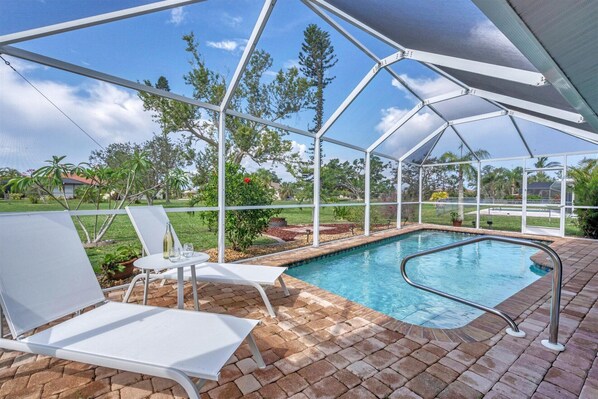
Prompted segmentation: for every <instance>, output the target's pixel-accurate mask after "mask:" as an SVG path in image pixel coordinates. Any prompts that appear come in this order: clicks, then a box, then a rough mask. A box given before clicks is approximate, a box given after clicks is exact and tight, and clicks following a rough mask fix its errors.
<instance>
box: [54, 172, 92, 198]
mask: <svg viewBox="0 0 598 399" xmlns="http://www.w3.org/2000/svg"><path fill="white" fill-rule="evenodd" d="M92 184H93V181H91V180H89V179H86V178H84V177H81V176H77V175H70V174H69V175H66V176H64V177H63V178H62V188H63V190H64V196H65V197H66V198H67V199H71V198H75V190H76V189H77V188H78V187H81V186H89V185H92ZM52 194H54V195H55V196H56V197H62V195H63V194H62V192H61V191H60V189H59V188H58V187H55V188H54V191H53V192H52Z"/></svg>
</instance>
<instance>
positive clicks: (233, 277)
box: [123, 205, 289, 317]
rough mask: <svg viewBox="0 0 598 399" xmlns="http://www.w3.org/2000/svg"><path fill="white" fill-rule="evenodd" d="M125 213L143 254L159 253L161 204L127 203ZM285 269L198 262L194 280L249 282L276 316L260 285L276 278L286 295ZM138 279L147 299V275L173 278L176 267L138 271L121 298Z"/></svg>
mask: <svg viewBox="0 0 598 399" xmlns="http://www.w3.org/2000/svg"><path fill="white" fill-rule="evenodd" d="M125 209H126V210H127V214H128V215H129V218H130V219H131V223H133V227H134V228H135V231H136V232H137V236H138V237H139V240H140V241H141V245H142V246H143V251H144V252H145V254H146V255H153V254H157V253H162V245H163V244H162V240H163V238H164V233H165V232H166V224H167V223H168V215H167V214H166V211H164V208H163V207H162V206H161V205H159V206H130V207H126V208H125ZM173 235H174V241H175V246H178V247H180V245H181V243H180V241H179V239H178V237H177V235H176V232H175V231H174V229H173ZM285 270H287V268H286V267H274V266H258V265H246V264H245V265H240V264H234V263H210V262H207V263H202V264H201V265H197V266H195V271H196V279H197V281H203V282H209V283H221V284H235V285H249V286H251V287H254V288H255V289H256V290H257V291H258V292H259V294H260V296H261V297H262V300H263V301H264V304H265V305H266V308H267V309H268V313H269V314H270V316H272V317H276V313H275V312H274V308H273V307H272V304H270V300H269V299H268V296H267V295H266V291H264V288H263V287H262V285H274V284H275V283H276V280H278V281H279V282H280V285H281V287H282V289H283V291H284V294H285V295H286V296H288V295H289V291H288V290H287V287H286V285H285V284H284V280H283V279H282V274H283V273H284V272H285ZM184 276H185V280H187V281H189V280H191V268H190V267H187V268H185V270H184ZM140 279H145V288H144V293H143V301H144V302H143V303H144V304H145V303H146V301H147V282H148V281H149V280H150V279H162V280H176V279H177V271H176V270H175V269H172V270H166V271H163V272H161V273H151V274H150V273H149V272H148V273H147V274H138V275H137V276H135V277H134V278H133V280H132V281H131V284H130V285H129V289H128V290H127V293H126V294H125V297H124V300H123V302H127V301H128V300H129V296H130V295H131V292H132V291H133V288H134V287H135V284H136V283H137V281H139V280H140Z"/></svg>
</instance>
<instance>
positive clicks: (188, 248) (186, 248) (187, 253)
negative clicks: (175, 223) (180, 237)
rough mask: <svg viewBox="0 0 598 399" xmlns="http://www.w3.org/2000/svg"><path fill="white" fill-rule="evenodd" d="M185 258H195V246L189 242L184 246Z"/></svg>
mask: <svg viewBox="0 0 598 399" xmlns="http://www.w3.org/2000/svg"><path fill="white" fill-rule="evenodd" d="M183 256H184V257H185V258H190V257H192V256H193V244H191V243H189V242H188V243H186V244H184V245H183Z"/></svg>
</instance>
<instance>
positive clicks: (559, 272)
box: [401, 235, 565, 351]
mask: <svg viewBox="0 0 598 399" xmlns="http://www.w3.org/2000/svg"><path fill="white" fill-rule="evenodd" d="M481 241H501V242H506V243H509V244H518V245H524V246H527V247H532V248H536V249H539V250H541V251H544V252H546V253H547V254H548V256H549V257H550V259H551V260H552V263H553V269H552V273H553V277H552V299H551V307H550V329H549V339H548V340H543V341H542V344H543V345H544V346H546V347H548V348H550V349H554V350H559V351H562V350H564V349H565V347H564V346H563V345H562V344H559V343H558V334H559V315H560V303H561V284H562V282H563V262H562V261H561V258H560V257H559V255H558V254H557V253H556V252H555V251H554V249H552V248H550V247H549V246H548V245H546V244H542V243H538V242H533V241H527V240H522V239H518V238H510V237H501V236H491V235H485V236H479V237H474V238H470V239H467V240H463V241H459V242H455V243H452V244H447V245H442V246H439V247H436V248H432V249H428V250H426V251H421V252H418V253H415V254H412V255H408V256H406V257H405V258H403V260H402V261H401V275H402V276H403V278H404V279H405V281H406V282H407V284H409V285H411V286H413V287H415V288H418V289H421V290H424V291H428V292H431V293H433V294H436V295H440V296H442V297H444V298H447V299H450V300H453V301H456V302H459V303H463V304H465V305H468V306H471V307H474V308H477V309H480V310H483V311H485V312H488V313H492V314H494V315H496V316H498V317H501V318H502V319H503V320H505V321H506V322H507V323H508V324H509V326H510V329H507V333H508V334H511V335H514V336H518V337H521V336H525V333H524V332H523V331H520V330H519V328H518V327H517V324H516V323H515V322H514V321H513V319H511V317H509V315H508V314H506V313H505V312H503V311H501V310H498V309H495V308H491V307H488V306H484V305H481V304H479V303H476V302H472V301H469V300H467V299H464V298H460V297H457V296H454V295H451V294H447V293H446V292H443V291H439V290H437V289H434V288H431V287H427V286H425V285H422V284H418V283H415V282H413V281H412V280H411V279H410V278H409V276H407V272H406V271H405V267H406V265H407V262H409V261H410V260H412V259H414V258H417V257H420V256H425V255H430V254H434V253H437V252H441V251H446V250H449V249H453V248H458V247H462V246H465V245H469V244H474V243H477V242H481ZM509 330H511V331H509Z"/></svg>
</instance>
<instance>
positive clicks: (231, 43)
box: [206, 39, 247, 52]
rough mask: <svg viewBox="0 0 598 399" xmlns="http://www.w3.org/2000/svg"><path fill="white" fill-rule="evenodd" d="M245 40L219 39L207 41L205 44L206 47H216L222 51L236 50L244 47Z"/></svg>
mask: <svg viewBox="0 0 598 399" xmlns="http://www.w3.org/2000/svg"><path fill="white" fill-rule="evenodd" d="M246 43H247V40H245V39H237V40H221V41H219V42H210V41H209V42H207V43H206V44H207V45H208V47H212V48H216V49H219V50H224V51H231V52H232V51H236V50H243V49H244V48H245V44H246Z"/></svg>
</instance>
